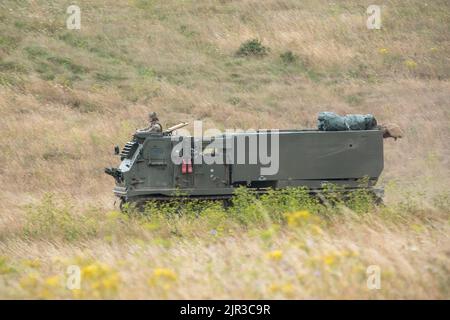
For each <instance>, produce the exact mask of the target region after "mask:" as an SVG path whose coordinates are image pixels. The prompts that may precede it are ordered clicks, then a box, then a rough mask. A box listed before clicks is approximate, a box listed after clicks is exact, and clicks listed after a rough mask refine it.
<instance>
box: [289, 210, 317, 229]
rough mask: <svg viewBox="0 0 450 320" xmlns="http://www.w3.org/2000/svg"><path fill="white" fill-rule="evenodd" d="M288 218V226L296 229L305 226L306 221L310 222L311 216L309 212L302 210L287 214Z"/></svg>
mask: <svg viewBox="0 0 450 320" xmlns="http://www.w3.org/2000/svg"><path fill="white" fill-rule="evenodd" d="M286 217H287V223H288V226H290V227H296V226H298V225H301V224H303V223H304V222H305V221H307V220H309V218H310V217H311V214H310V213H309V211H306V210H302V211H296V212H291V213H288V214H286Z"/></svg>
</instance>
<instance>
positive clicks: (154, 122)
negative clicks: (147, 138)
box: [138, 112, 162, 132]
mask: <svg viewBox="0 0 450 320" xmlns="http://www.w3.org/2000/svg"><path fill="white" fill-rule="evenodd" d="M148 118H149V121H150V124H149V126H148V127H146V128H143V129H139V130H138V132H162V125H161V123H159V119H158V116H157V115H156V112H151V113H149V114H148Z"/></svg>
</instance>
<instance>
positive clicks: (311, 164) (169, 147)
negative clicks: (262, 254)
mask: <svg viewBox="0 0 450 320" xmlns="http://www.w3.org/2000/svg"><path fill="white" fill-rule="evenodd" d="M184 125H186V124H180V125H177V126H174V127H172V128H169V129H168V130H166V131H162V132H140V131H137V132H136V133H135V134H134V135H133V138H132V140H131V141H130V142H128V143H127V144H126V145H125V146H124V148H123V149H122V150H121V151H120V150H119V148H118V147H116V150H115V152H116V154H117V155H119V157H120V159H121V163H120V165H119V166H118V167H117V168H106V169H105V172H106V173H107V174H109V175H111V176H113V177H114V179H115V183H116V185H115V187H114V194H115V195H116V196H117V197H118V198H120V200H121V204H123V203H127V202H131V203H136V204H142V203H145V202H146V201H149V200H157V201H164V200H170V199H174V198H177V197H182V198H183V199H186V198H187V199H191V198H194V199H219V200H220V199H224V200H226V199H230V198H231V197H232V195H233V191H234V190H235V189H236V188H238V187H240V186H246V187H248V188H250V189H252V190H254V191H255V192H256V193H265V192H267V191H268V190H270V189H283V188H288V187H306V188H308V189H309V190H310V192H311V193H314V194H319V195H320V193H321V192H322V190H323V189H324V187H325V186H326V185H327V184H330V183H331V184H335V185H338V186H341V187H342V188H341V189H344V190H349V191H351V190H356V189H358V188H361V187H364V188H368V189H369V190H370V191H371V192H373V194H374V195H376V196H377V197H378V198H379V197H381V195H382V189H377V188H375V184H376V182H377V180H378V178H379V176H380V174H381V172H382V170H383V135H384V133H385V132H383V130H381V129H379V128H378V127H374V128H373V129H370V130H351V129H349V130H345V131H321V130H316V129H308V130H269V131H267V130H257V131H252V132H235V133H226V134H221V135H217V136H213V137H200V138H197V137H195V136H179V135H176V134H175V132H176V131H175V130H176V129H178V128H180V127H183V126H184ZM264 144H265V145H266V146H265V147H264ZM264 148H266V150H265V151H266V155H271V156H272V159H271V160H272V162H273V163H271V164H268V161H267V157H266V158H264V157H261V152H260V151H261V150H262V149H264ZM207 156H209V160H211V157H213V158H214V159H215V160H216V161H215V162H213V163H211V161H209V162H208V161H206V158H207ZM275 156H277V157H275ZM275 162H277V163H275ZM270 165H271V166H272V168H270ZM361 179H365V180H366V181H368V182H367V183H366V185H364V186H361V184H360V181H361Z"/></svg>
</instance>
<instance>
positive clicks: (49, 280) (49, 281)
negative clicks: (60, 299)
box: [45, 275, 61, 287]
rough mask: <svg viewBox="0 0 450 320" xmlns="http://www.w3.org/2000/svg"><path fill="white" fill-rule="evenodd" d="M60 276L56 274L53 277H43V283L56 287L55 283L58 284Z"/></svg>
mask: <svg viewBox="0 0 450 320" xmlns="http://www.w3.org/2000/svg"><path fill="white" fill-rule="evenodd" d="M60 280H61V278H60V276H58V275H56V276H53V277H48V278H47V279H45V285H46V286H48V287H56V286H57V285H59V283H60Z"/></svg>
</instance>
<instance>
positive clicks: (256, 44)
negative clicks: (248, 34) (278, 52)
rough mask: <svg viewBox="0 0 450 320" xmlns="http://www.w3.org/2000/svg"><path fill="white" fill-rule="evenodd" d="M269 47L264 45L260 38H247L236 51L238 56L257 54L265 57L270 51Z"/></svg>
mask: <svg viewBox="0 0 450 320" xmlns="http://www.w3.org/2000/svg"><path fill="white" fill-rule="evenodd" d="M269 50H270V49H269V48H268V47H265V46H263V45H262V43H261V41H260V40H258V39H251V40H247V41H245V42H244V43H242V44H241V46H240V47H239V49H238V51H237V52H236V55H237V56H245V57H248V56H257V57H263V56H265V55H267V53H268V52H269Z"/></svg>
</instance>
